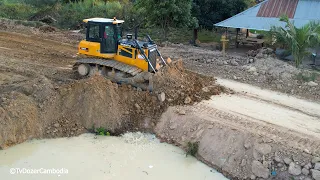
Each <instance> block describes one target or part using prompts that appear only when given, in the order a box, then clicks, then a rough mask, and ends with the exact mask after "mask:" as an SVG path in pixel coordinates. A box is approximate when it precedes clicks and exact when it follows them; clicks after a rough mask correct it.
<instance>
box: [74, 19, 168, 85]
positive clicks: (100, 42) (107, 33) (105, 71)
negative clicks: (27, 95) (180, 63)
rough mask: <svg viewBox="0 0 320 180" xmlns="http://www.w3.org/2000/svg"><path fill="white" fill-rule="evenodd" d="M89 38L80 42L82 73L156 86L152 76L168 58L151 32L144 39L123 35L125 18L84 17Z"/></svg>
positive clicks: (83, 74)
mask: <svg viewBox="0 0 320 180" xmlns="http://www.w3.org/2000/svg"><path fill="white" fill-rule="evenodd" d="M83 22H84V23H85V24H86V39H85V40H82V41H81V42H80V43H79V47H78V57H79V58H78V60H77V62H76V63H75V65H74V66H73V69H74V70H75V71H77V74H79V75H80V76H91V75H93V74H96V73H100V74H101V75H103V76H105V77H107V78H109V79H111V80H112V81H113V82H117V83H120V84H130V85H132V86H134V87H137V88H141V89H142V90H150V91H152V89H153V83H152V76H153V74H154V73H156V72H157V71H158V70H159V69H160V68H161V67H163V66H165V65H167V64H168V63H170V62H169V61H170V59H168V60H167V61H165V60H164V59H163V57H162V55H161V53H160V52H159V50H158V48H157V45H156V44H155V43H154V42H153V41H152V39H151V38H150V36H149V35H147V41H146V42H142V41H139V40H137V39H135V38H133V36H132V34H127V35H126V38H124V39H123V38H122V28H121V26H122V24H123V23H124V21H123V20H117V19H116V18H113V19H107V18H90V19H84V20H83Z"/></svg>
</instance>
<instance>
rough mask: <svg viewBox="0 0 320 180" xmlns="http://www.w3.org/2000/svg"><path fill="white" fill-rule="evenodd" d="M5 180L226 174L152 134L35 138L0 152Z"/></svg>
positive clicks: (212, 177)
mask: <svg viewBox="0 0 320 180" xmlns="http://www.w3.org/2000/svg"><path fill="white" fill-rule="evenodd" d="M0 177H1V178H0V179H3V180H20V179H21V180H43V179H46V180H53V179H54V180H55V179H63V180H64V179H65V180H82V179H85V180H88V179H103V180H109V179H110V180H111V179H112V180H128V179H130V180H164V179H166V180H169V179H174V180H180V179H181V180H223V179H226V178H225V177H224V176H223V175H222V174H220V173H218V172H217V171H215V170H214V169H212V168H210V167H208V166H206V165H205V164H203V163H202V162H200V161H197V160H196V159H195V158H193V157H190V156H188V157H186V155H185V153H184V151H183V150H181V149H179V148H177V147H175V146H172V145H169V144H166V143H160V142H159V140H158V139H156V138H155V137H154V135H151V134H142V133H127V134H125V135H123V136H121V137H106V136H94V135H92V134H83V135H81V136H79V137H72V138H60V139H48V140H32V141H28V142H25V143H23V144H19V145H17V146H14V147H11V148H9V149H6V150H2V151H0Z"/></svg>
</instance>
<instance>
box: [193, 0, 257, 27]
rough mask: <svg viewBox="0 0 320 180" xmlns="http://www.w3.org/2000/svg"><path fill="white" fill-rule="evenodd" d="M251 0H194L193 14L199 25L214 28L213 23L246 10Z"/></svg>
mask: <svg viewBox="0 0 320 180" xmlns="http://www.w3.org/2000/svg"><path fill="white" fill-rule="evenodd" d="M251 3H252V2H251V1H250V0H193V4H192V15H193V16H194V17H196V18H197V19H198V21H199V25H201V26H203V27H205V28H208V29H212V28H213V24H215V23H218V22H220V21H223V20H225V19H227V18H229V17H231V16H233V15H235V14H238V13H240V12H242V11H243V10H245V9H246V8H247V7H248V5H250V4H251Z"/></svg>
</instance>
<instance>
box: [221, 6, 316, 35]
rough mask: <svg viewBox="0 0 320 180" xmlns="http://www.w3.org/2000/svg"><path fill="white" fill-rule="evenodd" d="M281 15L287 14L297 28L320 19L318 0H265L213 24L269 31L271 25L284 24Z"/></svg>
mask: <svg viewBox="0 0 320 180" xmlns="http://www.w3.org/2000/svg"><path fill="white" fill-rule="evenodd" d="M281 15H287V16H288V17H289V18H290V19H291V20H292V21H293V23H294V25H295V26H296V27H298V28H299V27H302V26H304V25H305V24H307V23H309V22H310V21H320V0H266V1H263V2H261V3H259V4H257V5H255V6H254V7H251V8H249V9H247V10H246V11H243V12H241V13H239V14H237V15H235V16H233V17H231V18H229V19H226V20H224V21H222V22H219V23H217V24H215V26H219V27H227V28H245V29H255V30H264V31H269V30H270V28H271V27H272V26H283V27H284V26H285V23H284V22H281V21H279V17H280V16H281Z"/></svg>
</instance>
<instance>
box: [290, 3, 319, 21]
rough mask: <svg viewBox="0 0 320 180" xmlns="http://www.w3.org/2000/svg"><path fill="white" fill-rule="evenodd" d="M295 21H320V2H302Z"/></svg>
mask: <svg viewBox="0 0 320 180" xmlns="http://www.w3.org/2000/svg"><path fill="white" fill-rule="evenodd" d="M294 19H304V20H320V0H300V1H299V3H298V6H297V10H296V13H295V16H294Z"/></svg>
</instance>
